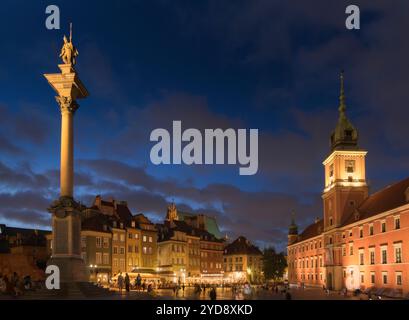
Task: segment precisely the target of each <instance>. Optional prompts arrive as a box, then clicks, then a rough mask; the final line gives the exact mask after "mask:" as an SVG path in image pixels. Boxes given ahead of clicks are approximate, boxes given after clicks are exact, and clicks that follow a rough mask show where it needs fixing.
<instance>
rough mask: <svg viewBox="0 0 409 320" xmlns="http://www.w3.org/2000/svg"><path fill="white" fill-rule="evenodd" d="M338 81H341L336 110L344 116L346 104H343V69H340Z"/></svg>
mask: <svg viewBox="0 0 409 320" xmlns="http://www.w3.org/2000/svg"><path fill="white" fill-rule="evenodd" d="M340 82H341V88H340V95H339V108H338V110H339V113H340V115H341V116H345V109H346V104H345V89H344V70H341V74H340Z"/></svg>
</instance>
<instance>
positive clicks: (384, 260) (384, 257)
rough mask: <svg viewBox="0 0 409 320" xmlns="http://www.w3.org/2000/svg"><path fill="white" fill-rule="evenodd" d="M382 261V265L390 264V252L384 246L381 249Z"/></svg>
mask: <svg viewBox="0 0 409 320" xmlns="http://www.w3.org/2000/svg"><path fill="white" fill-rule="evenodd" d="M381 261H382V264H387V263H388V251H387V247H386V246H383V247H382V248H381Z"/></svg>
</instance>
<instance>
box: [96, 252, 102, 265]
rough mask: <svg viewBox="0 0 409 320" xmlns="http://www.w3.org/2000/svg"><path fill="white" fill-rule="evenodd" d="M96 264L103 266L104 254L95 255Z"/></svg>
mask: <svg viewBox="0 0 409 320" xmlns="http://www.w3.org/2000/svg"><path fill="white" fill-rule="evenodd" d="M95 262H96V264H101V263H102V254H101V252H97V253H96V254H95Z"/></svg>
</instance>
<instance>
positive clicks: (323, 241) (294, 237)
mask: <svg viewBox="0 0 409 320" xmlns="http://www.w3.org/2000/svg"><path fill="white" fill-rule="evenodd" d="M345 110H346V105H345V97H344V89H343V76H342V75H341V95H340V106H339V119H338V123H337V126H336V128H335V130H334V132H333V133H332V135H331V153H330V155H329V156H328V157H327V158H326V159H325V161H324V162H323V165H324V172H325V184H324V191H323V194H322V200H323V209H324V212H323V218H322V219H316V221H315V222H314V223H313V224H312V225H310V226H308V227H307V228H306V229H305V230H304V231H303V232H302V233H301V234H298V230H297V226H296V225H295V223H294V221H293V222H292V224H291V225H290V228H289V234H288V278H289V281H290V283H294V284H304V285H311V286H325V287H326V288H328V289H333V290H342V289H345V288H346V289H348V290H356V289H360V290H362V291H371V292H374V293H375V294H379V295H389V296H396V297H398V296H405V295H407V294H408V293H409V178H407V179H405V180H402V181H400V182H398V183H395V184H393V185H390V186H388V187H386V188H384V189H382V190H380V191H378V192H376V193H374V194H372V195H368V194H369V193H368V185H367V180H366V170H365V158H366V154H367V152H366V151H365V150H362V149H360V148H359V147H358V132H357V130H356V129H355V128H354V127H353V125H352V124H351V123H350V121H349V120H348V118H347V117H346V113H345Z"/></svg>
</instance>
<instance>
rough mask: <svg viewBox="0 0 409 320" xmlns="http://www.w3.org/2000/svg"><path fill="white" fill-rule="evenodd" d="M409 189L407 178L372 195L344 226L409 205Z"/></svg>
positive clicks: (348, 218) (346, 220) (408, 179)
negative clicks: (408, 192)
mask: <svg viewBox="0 0 409 320" xmlns="http://www.w3.org/2000/svg"><path fill="white" fill-rule="evenodd" d="M408 188H409V178H406V179H405V180H402V181H399V182H397V183H395V184H392V185H389V186H387V187H386V188H384V189H382V190H380V191H378V192H376V193H374V194H372V195H370V196H369V197H368V198H366V199H365V200H364V201H363V202H362V203H361V205H360V206H359V207H358V208H357V211H356V212H354V213H352V214H351V215H350V216H349V217H347V219H345V221H344V222H343V223H342V225H343V226H345V225H348V224H351V223H354V222H356V221H359V220H363V219H367V218H370V217H372V216H375V215H377V214H379V213H382V212H386V211H389V210H392V209H395V208H398V207H400V206H403V205H405V204H409V202H408V201H407V200H406V195H405V192H406V190H408Z"/></svg>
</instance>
